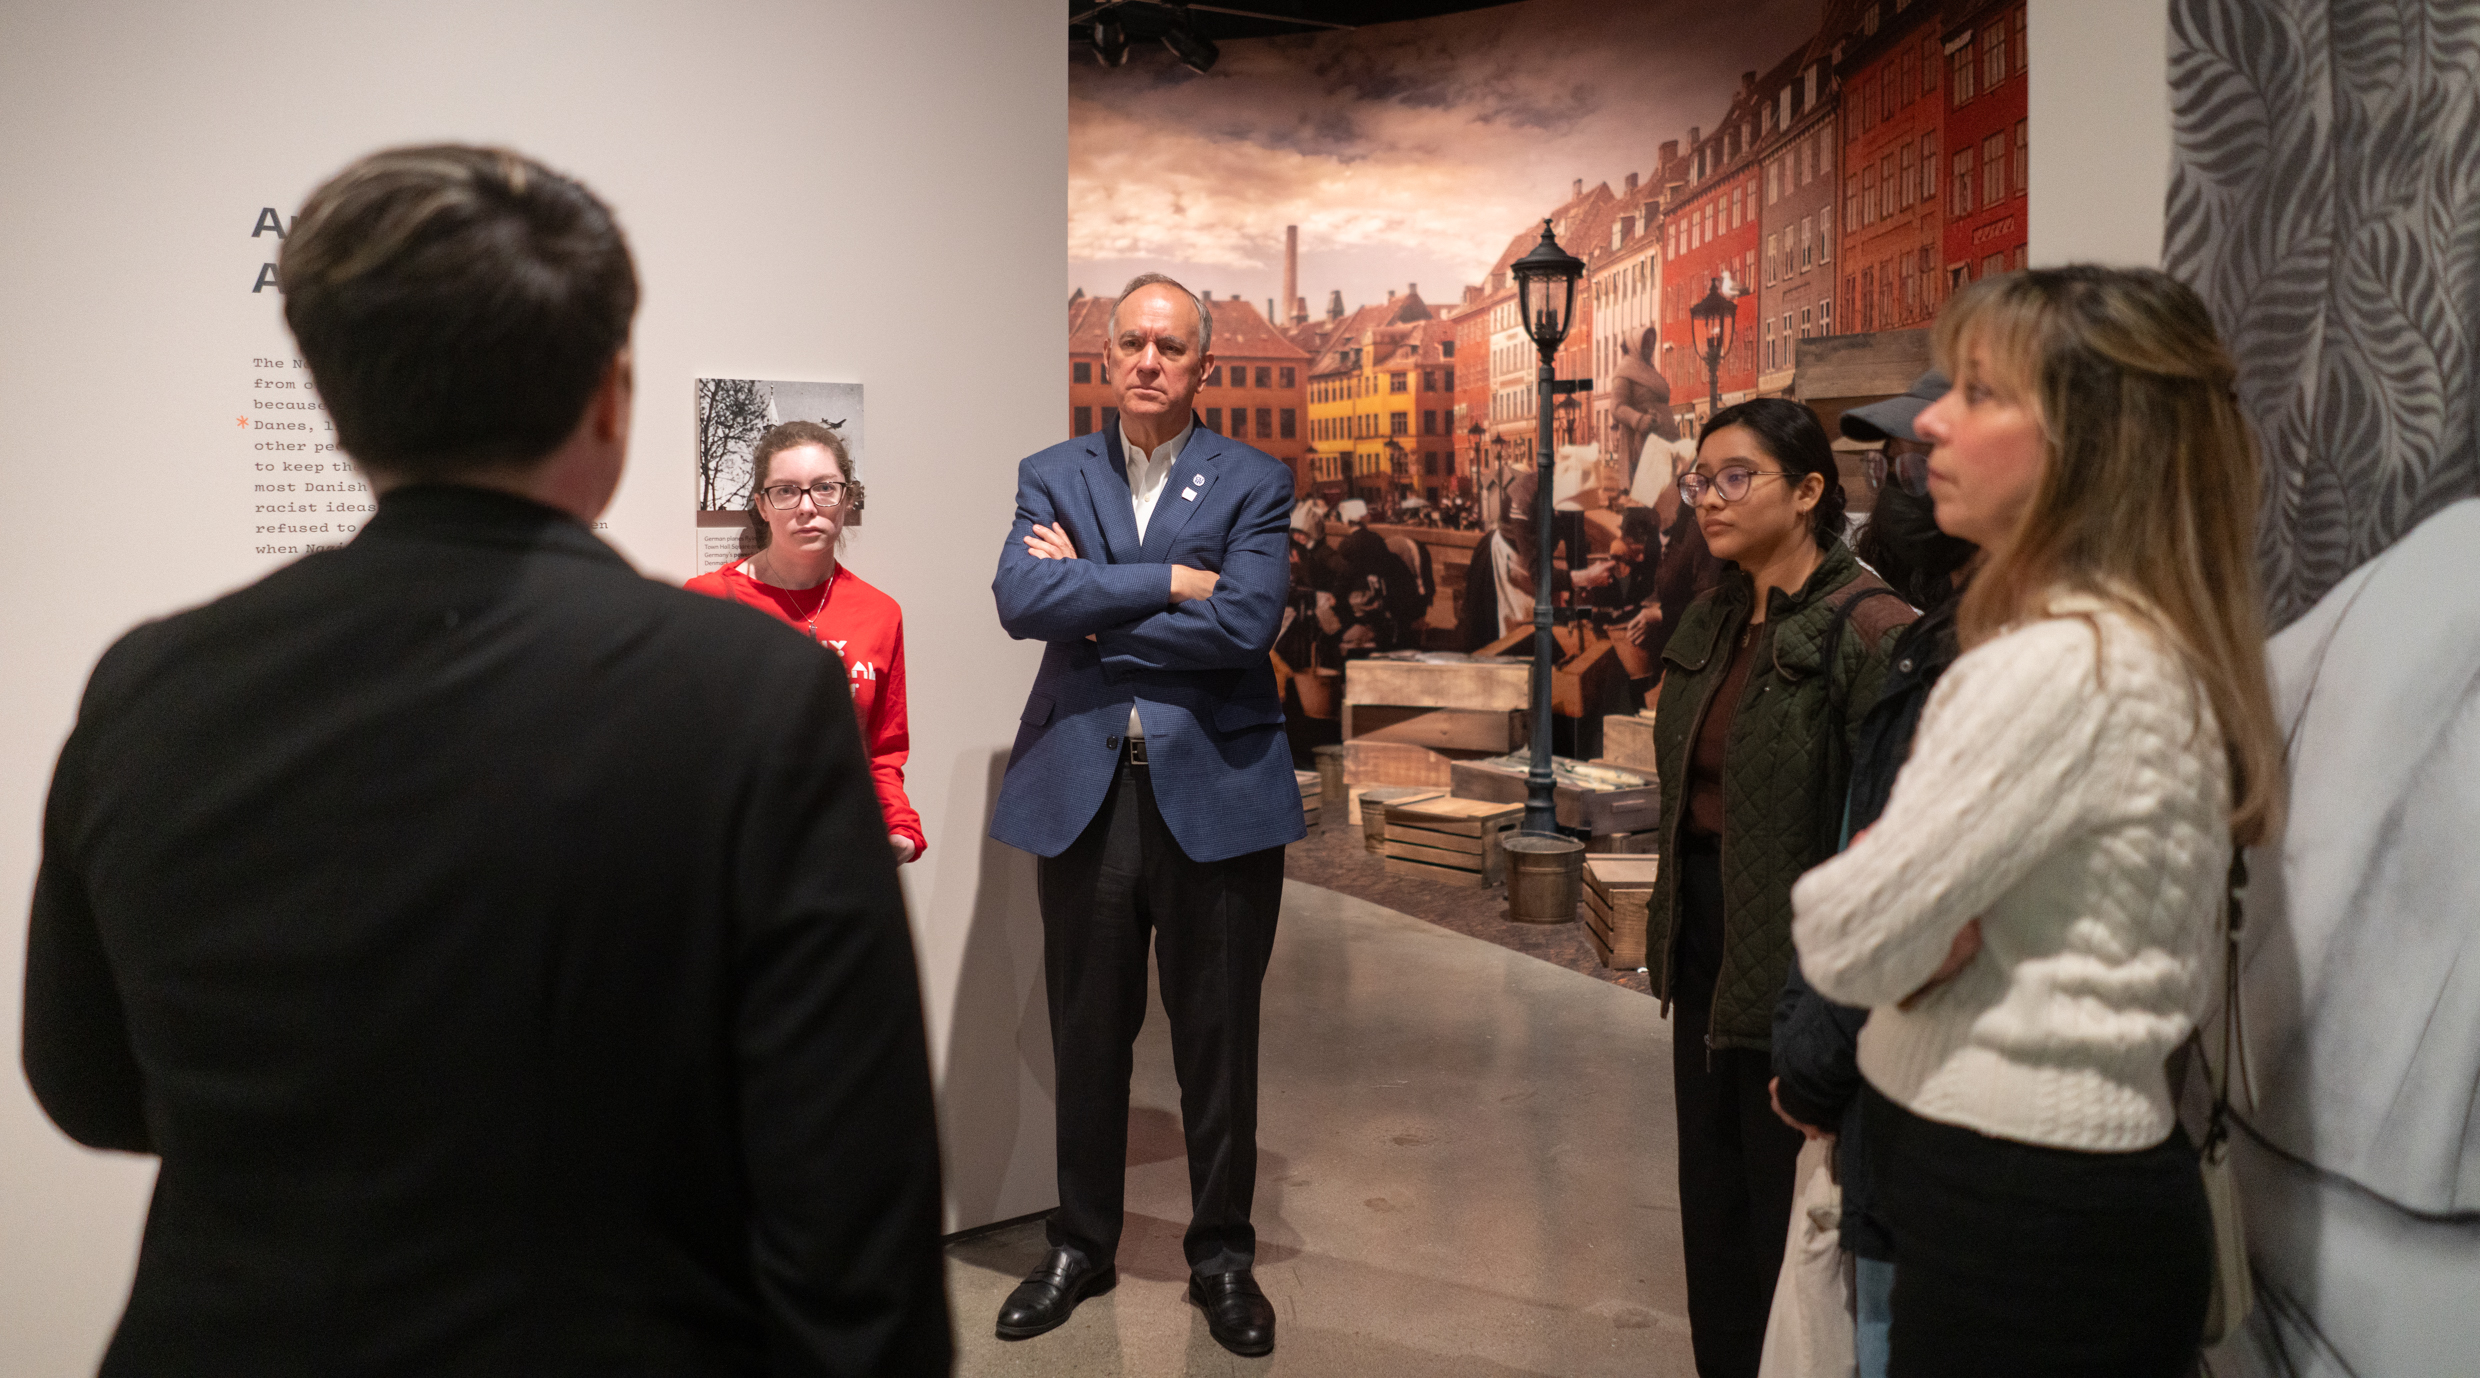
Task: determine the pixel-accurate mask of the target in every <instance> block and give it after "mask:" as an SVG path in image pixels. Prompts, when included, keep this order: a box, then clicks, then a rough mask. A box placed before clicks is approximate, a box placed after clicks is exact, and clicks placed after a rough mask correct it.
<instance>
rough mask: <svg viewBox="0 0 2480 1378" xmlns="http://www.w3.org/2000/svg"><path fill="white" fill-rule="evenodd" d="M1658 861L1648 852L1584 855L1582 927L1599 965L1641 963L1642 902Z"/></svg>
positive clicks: (1650, 887)
mask: <svg viewBox="0 0 2480 1378" xmlns="http://www.w3.org/2000/svg"><path fill="white" fill-rule="evenodd" d="M1661 864H1662V863H1661V859H1660V858H1659V857H1650V856H1646V857H1639V856H1625V857H1620V856H1587V857H1586V858H1585V859H1584V931H1585V936H1586V937H1588V938H1591V939H1592V940H1593V950H1594V951H1595V952H1596V953H1598V954H1600V956H1601V959H1602V965H1603V966H1606V967H1615V968H1618V969H1620V970H1625V971H1634V970H1636V969H1637V968H1639V967H1642V966H1644V965H1645V905H1646V902H1647V901H1649V900H1650V899H1651V898H1652V897H1653V878H1654V875H1655V871H1656V869H1657V868H1658V867H1659V866H1660V865H1661Z"/></svg>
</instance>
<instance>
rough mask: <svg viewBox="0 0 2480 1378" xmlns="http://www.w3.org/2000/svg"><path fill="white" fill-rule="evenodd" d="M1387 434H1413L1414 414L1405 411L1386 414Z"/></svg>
mask: <svg viewBox="0 0 2480 1378" xmlns="http://www.w3.org/2000/svg"><path fill="white" fill-rule="evenodd" d="M1386 433H1387V434H1388V435H1410V434H1412V413H1410V412H1403V411H1391V412H1388V413H1387V414H1386Z"/></svg>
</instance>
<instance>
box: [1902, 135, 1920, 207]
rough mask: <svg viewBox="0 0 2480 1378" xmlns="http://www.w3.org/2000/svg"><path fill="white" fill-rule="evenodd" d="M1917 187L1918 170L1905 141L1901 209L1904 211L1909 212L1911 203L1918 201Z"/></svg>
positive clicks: (1918, 179) (1910, 149)
mask: <svg viewBox="0 0 2480 1378" xmlns="http://www.w3.org/2000/svg"><path fill="white" fill-rule="evenodd" d="M1919 187H1920V169H1919V167H1918V166H1917V165H1915V164H1914V163H1913V161H1912V144H1911V141H1910V140H1908V139H1906V140H1904V142H1903V208H1904V209H1905V210H1910V209H1911V208H1912V203H1913V202H1915V201H1918V200H1919V199H1920V196H1919V194H1918V193H1919Z"/></svg>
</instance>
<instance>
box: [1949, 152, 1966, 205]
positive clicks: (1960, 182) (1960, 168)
mask: <svg viewBox="0 0 2480 1378" xmlns="http://www.w3.org/2000/svg"><path fill="white" fill-rule="evenodd" d="M1946 213H1947V214H1948V215H1952V216H1965V215H1970V214H1971V213H1972V150H1970V149H1968V148H1967V149H1965V150H1964V151H1963V152H1961V153H1958V154H1956V155H1955V189H1954V194H1953V195H1952V196H1950V197H1948V198H1947V203H1946Z"/></svg>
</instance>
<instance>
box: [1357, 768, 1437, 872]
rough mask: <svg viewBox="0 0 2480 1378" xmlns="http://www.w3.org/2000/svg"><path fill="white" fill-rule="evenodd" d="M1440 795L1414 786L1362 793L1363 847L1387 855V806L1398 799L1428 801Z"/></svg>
mask: <svg viewBox="0 0 2480 1378" xmlns="http://www.w3.org/2000/svg"><path fill="white" fill-rule="evenodd" d="M1436 793H1438V791H1436V790H1434V789H1421V788H1419V787H1418V786H1414V785H1380V786H1378V787H1377V788H1375V789H1365V790H1362V791H1361V845H1363V846H1365V847H1367V848H1368V849H1369V850H1370V851H1371V852H1373V853H1375V854H1377V855H1379V856H1384V855H1386V806H1387V804H1388V802H1389V801H1391V800H1396V799H1427V798H1429V797H1430V796H1431V795H1434V794H1436Z"/></svg>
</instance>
